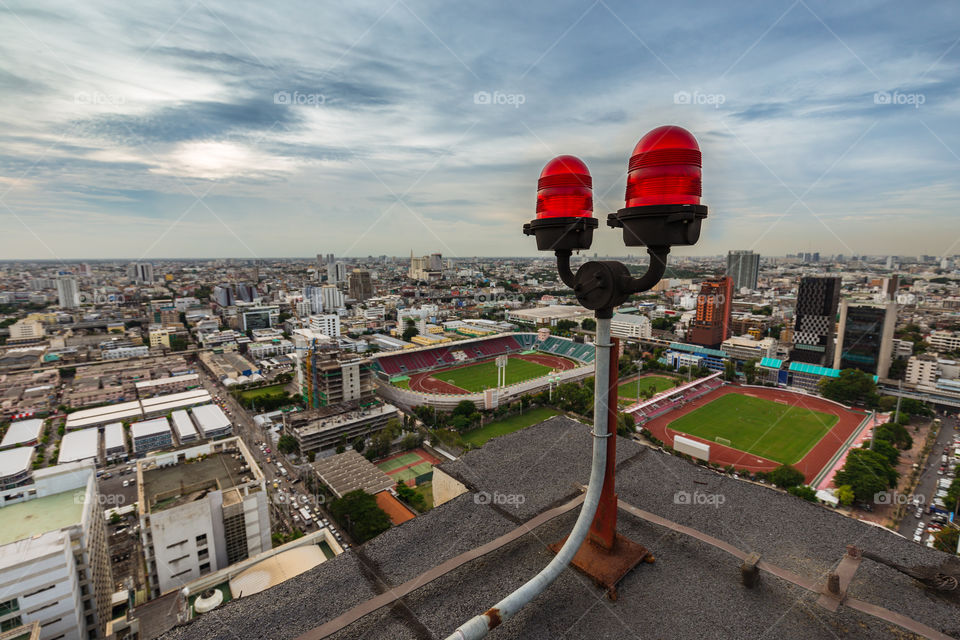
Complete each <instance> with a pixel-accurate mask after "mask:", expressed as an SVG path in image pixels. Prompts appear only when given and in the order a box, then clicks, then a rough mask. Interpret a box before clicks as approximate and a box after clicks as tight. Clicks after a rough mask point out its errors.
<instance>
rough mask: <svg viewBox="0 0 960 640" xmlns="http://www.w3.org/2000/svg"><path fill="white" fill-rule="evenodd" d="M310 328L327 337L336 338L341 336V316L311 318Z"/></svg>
mask: <svg viewBox="0 0 960 640" xmlns="http://www.w3.org/2000/svg"><path fill="white" fill-rule="evenodd" d="M310 328H311V329H313V330H314V331H319V332H320V333H322V334H323V335H325V336H330V337H331V338H336V337H338V336H339V335H340V316H338V315H337V314H335V313H325V314H322V315H316V316H310Z"/></svg>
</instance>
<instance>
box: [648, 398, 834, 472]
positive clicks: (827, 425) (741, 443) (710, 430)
mask: <svg viewBox="0 0 960 640" xmlns="http://www.w3.org/2000/svg"><path fill="white" fill-rule="evenodd" d="M837 420H838V418H837V416H833V415H830V414H829V413H821V412H820V411H811V410H810V409H803V408H800V407H793V406H790V405H786V404H780V403H777V402H771V401H770V400H763V399H761V398H754V397H751V396H744V395H740V394H736V393H729V394H727V395H724V396H720V397H719V398H717V399H716V400H714V401H713V402H711V403H709V404H706V405H704V406H702V407H700V408H698V409H696V410H694V411H691V412H690V413H688V414H687V415H685V416H683V417H681V418H678V419H676V420H674V421H673V422H671V423H670V424H669V425H667V426H668V428H670V429H673V430H674V431H680V432H682V433H688V434H690V435H692V436H698V437H700V438H703V439H705V440H709V441H711V442H714V441H715V440H714V438H716V437H718V436H719V437H721V438H727V439H728V440H730V446H732V447H733V448H734V449H739V450H740V451H746V452H747V453H752V454H754V455H757V456H762V457H764V458H768V459H770V460H774V461H776V462H780V463H782V464H795V463H796V462H799V461H800V460H801V459H802V458H803V456H805V455H806V454H807V452H808V451H810V449H812V448H813V445H815V444H816V443H817V442H819V441H820V438H822V437H823V436H824V435H826V433H827V432H828V431H830V429H831V428H832V427H833V425H834V424H836V422H837Z"/></svg>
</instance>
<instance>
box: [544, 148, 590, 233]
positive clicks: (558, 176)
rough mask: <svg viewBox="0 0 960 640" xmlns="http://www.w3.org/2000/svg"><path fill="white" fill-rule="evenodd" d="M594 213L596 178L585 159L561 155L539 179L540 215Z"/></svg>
mask: <svg viewBox="0 0 960 640" xmlns="http://www.w3.org/2000/svg"><path fill="white" fill-rule="evenodd" d="M591 216H593V179H592V178H591V177H590V171H589V169H587V165H585V164H584V163H583V160H581V159H580V158H578V157H576V156H557V157H556V158H554V159H553V160H551V161H550V162H548V163H547V166H545V167H544V168H543V171H541V172H540V180H539V181H537V219H543V218H589V217H591Z"/></svg>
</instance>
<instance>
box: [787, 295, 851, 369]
mask: <svg viewBox="0 0 960 640" xmlns="http://www.w3.org/2000/svg"><path fill="white" fill-rule="evenodd" d="M839 304H840V278H815V277H806V278H803V279H801V280H800V290H799V292H798V294H797V311H796V321H795V322H794V325H793V342H794V344H793V350H792V351H791V352H790V359H791V360H795V361H797V362H807V363H810V364H818V365H820V366H824V367H828V366H830V364H831V363H832V362H833V332H834V327H835V326H836V320H837V307H838V306H839Z"/></svg>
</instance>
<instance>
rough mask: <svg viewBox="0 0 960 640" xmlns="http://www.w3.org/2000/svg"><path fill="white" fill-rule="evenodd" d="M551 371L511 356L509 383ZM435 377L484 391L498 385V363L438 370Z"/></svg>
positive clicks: (490, 362)
mask: <svg viewBox="0 0 960 640" xmlns="http://www.w3.org/2000/svg"><path fill="white" fill-rule="evenodd" d="M550 371H551V369H550V367H546V366H544V365H542V364H537V363H536V362H529V361H527V360H520V359H517V358H510V359H509V360H508V361H507V384H508V385H509V384H516V383H517V382H523V381H524V380H530V379H531V378H539V377H540V376H545V375H547V374H548V373H550ZM433 377H434V378H436V379H437V380H443V381H444V382H449V383H450V384H453V385H456V386H458V387H460V388H461V389H465V390H467V391H471V392H476V391H483V390H484V389H489V388H492V387H495V386H497V365H496V364H495V363H494V361H493V360H488V361H487V362H480V363H477V364H472V365H469V366H466V367H462V368H460V369H451V370H449V371H438V372H435V373H434V374H433Z"/></svg>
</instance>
